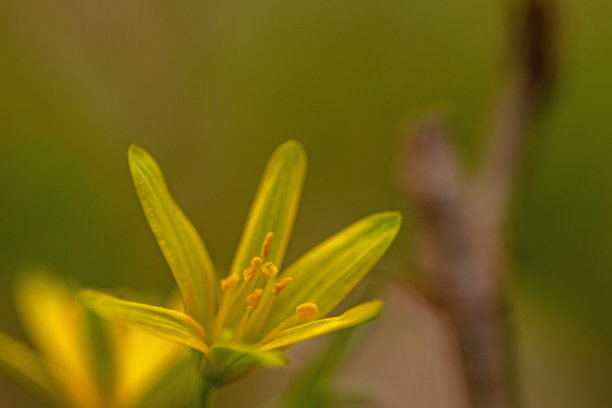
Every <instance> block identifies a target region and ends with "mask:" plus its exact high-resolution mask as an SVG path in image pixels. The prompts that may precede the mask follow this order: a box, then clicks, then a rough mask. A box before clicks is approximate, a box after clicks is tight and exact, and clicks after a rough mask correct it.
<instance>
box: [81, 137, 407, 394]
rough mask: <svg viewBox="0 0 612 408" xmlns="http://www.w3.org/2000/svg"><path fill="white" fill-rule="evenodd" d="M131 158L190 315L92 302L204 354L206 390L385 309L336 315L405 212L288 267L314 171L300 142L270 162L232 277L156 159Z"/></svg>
mask: <svg viewBox="0 0 612 408" xmlns="http://www.w3.org/2000/svg"><path fill="white" fill-rule="evenodd" d="M129 164H130V169H131V172H132V176H133V179H134V184H135V187H136V191H137V193H138V196H139V197H140V201H141V203H142V206H143V209H144V212H145V215H146V217H147V220H148V221H149V224H150V226H151V229H152V230H153V233H154V234H155V236H156V238H157V240H158V242H159V246H160V248H161V250H162V252H163V254H164V256H165V257H166V260H167V262H168V264H169V265H170V268H171V270H172V273H173V275H174V278H175V280H176V283H177V285H178V288H179V290H180V293H181V295H182V299H183V305H184V308H185V313H181V312H176V311H172V310H168V309H164V308H160V307H155V306H149V305H145V304H140V303H134V302H128V301H124V300H120V299H118V298H115V297H111V296H108V295H105V294H102V293H99V292H93V291H86V292H84V293H82V300H83V302H84V303H85V304H86V305H87V306H88V307H90V308H91V309H92V310H93V311H95V312H97V313H99V314H100V315H101V316H103V317H106V318H109V319H114V320H116V321H121V322H124V323H126V324H129V325H132V326H136V327H140V328H143V329H146V330H148V331H150V332H152V333H155V334H157V335H159V336H161V337H164V338H166V339H169V340H173V341H175V342H177V343H180V344H184V345H187V346H189V347H191V348H193V349H195V350H197V351H199V352H200V353H201V354H199V357H198V358H200V359H201V362H200V369H201V373H200V374H201V377H202V379H203V383H204V388H207V387H221V386H224V385H226V384H228V383H231V382H233V381H236V380H238V379H240V378H242V377H244V376H245V375H247V374H249V373H250V372H252V371H253V370H255V369H257V368H258V367H262V366H278V365H283V364H286V361H287V360H286V356H285V354H284V350H286V349H287V348H288V347H289V346H291V345H292V344H294V343H297V342H300V341H303V340H306V339H310V338H313V337H316V336H321V335H323V334H326V333H329V332H332V331H336V330H340V329H343V328H347V327H350V326H354V325H357V324H361V323H364V322H366V321H369V320H371V319H374V318H376V317H377V316H378V314H379V313H380V311H381V309H382V302H381V301H380V300H374V301H370V302H366V303H363V304H361V305H358V306H356V307H354V308H352V309H349V310H348V311H346V312H345V313H343V314H341V315H340V316H337V317H331V318H326V316H327V315H328V314H329V313H330V312H331V311H332V309H333V308H334V307H335V306H336V305H337V304H338V303H339V302H340V301H341V300H342V299H343V298H344V297H345V296H346V295H347V294H348V293H349V292H350V291H351V290H352V289H353V288H354V287H355V285H357V283H358V282H359V281H360V280H361V279H363V277H364V276H365V275H366V273H367V272H368V271H369V270H370V269H371V268H372V267H373V266H374V264H375V263H376V262H378V260H379V259H380V257H381V256H382V255H383V254H384V252H385V251H386V250H387V248H388V247H389V245H390V244H391V242H392V241H393V239H394V237H395V235H396V234H397V231H398V230H399V227H400V224H401V216H400V214H399V213H397V212H383V213H378V214H374V215H371V216H369V217H366V218H364V219H362V220H360V221H357V222H356V223H354V224H352V225H351V226H349V227H348V228H346V229H344V230H343V231H341V232H339V233H337V234H336V235H334V236H332V237H331V238H329V239H327V240H326V241H324V242H323V243H321V244H319V245H318V246H316V247H315V248H313V249H312V250H311V251H309V252H308V253H306V254H305V255H303V256H302V257H301V258H299V259H298V260H297V261H295V262H294V263H293V264H291V265H290V266H289V267H287V268H286V269H284V270H282V269H281V266H282V261H283V257H284V255H285V250H286V247H287V244H288V242H289V236H290V233H291V229H292V226H293V222H294V219H295V215H296V212H297V207H298V202H299V199H300V195H301V190H302V184H303V181H304V176H305V173H306V157H305V154H304V152H303V150H302V147H301V145H300V144H299V143H297V142H295V141H289V142H286V143H284V144H283V145H281V146H280V147H279V148H278V149H277V150H276V151H275V153H274V154H273V155H272V157H271V158H270V160H269V162H268V164H267V167H266V169H265V172H264V174H263V177H262V180H261V183H260V185H259V189H258V191H257V193H256V197H255V201H254V203H253V205H252V207H251V210H250V213H249V216H248V219H247V222H246V226H245V228H244V231H243V234H242V238H241V241H240V244H239V245H238V249H237V252H236V255H235V258H234V261H233V264H232V266H231V268H230V270H229V273H228V274H227V276H226V277H225V278H224V279H219V278H218V275H217V273H216V272H215V269H214V267H213V264H212V262H211V260H210V257H209V255H208V251H207V249H206V247H205V245H204V243H203V241H202V239H201V238H200V236H199V234H198V233H197V231H196V229H195V228H194V227H193V225H192V224H191V223H190V222H189V220H188V219H187V217H186V216H185V215H184V214H183V212H182V211H181V209H180V208H179V207H178V205H177V204H176V202H175V201H174V199H173V198H172V196H171V195H170V193H169V191H168V189H167V186H166V183H165V181H164V178H163V175H162V172H161V170H160V168H159V166H158V165H157V163H156V162H155V160H154V159H153V158H152V157H151V156H150V155H149V154H148V153H147V152H146V151H145V150H143V149H142V148H140V147H137V146H135V145H132V146H131V147H130V149H129ZM223 216H225V215H223Z"/></svg>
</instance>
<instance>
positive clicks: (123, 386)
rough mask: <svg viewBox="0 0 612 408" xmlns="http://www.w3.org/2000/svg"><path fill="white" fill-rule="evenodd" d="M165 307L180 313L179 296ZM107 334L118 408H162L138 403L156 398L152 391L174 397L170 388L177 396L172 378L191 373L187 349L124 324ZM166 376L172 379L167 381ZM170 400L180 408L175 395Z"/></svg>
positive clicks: (191, 363)
mask: <svg viewBox="0 0 612 408" xmlns="http://www.w3.org/2000/svg"><path fill="white" fill-rule="evenodd" d="M166 304H167V305H168V306H169V308H170V309H173V310H177V311H181V310H182V304H181V300H180V295H179V294H178V293H173V294H172V296H171V297H170V300H169V301H168V302H166ZM109 332H110V334H111V340H112V344H113V350H114V352H115V390H114V391H115V395H114V399H115V401H116V405H117V408H120V407H136V406H139V407H140V406H147V407H148V406H164V405H163V404H160V403H156V404H155V405H154V404H153V402H152V401H148V404H147V405H144V404H142V403H141V402H142V400H143V399H145V398H148V397H149V396H150V394H155V392H153V390H154V389H157V388H159V387H163V388H164V390H165V391H166V393H169V394H173V392H172V390H171V388H178V390H177V391H178V392H175V393H174V394H179V393H180V391H181V387H180V385H179V387H177V384H175V383H176V382H177V381H176V380H175V378H176V379H181V378H182V379H185V377H187V376H188V375H191V372H192V370H193V362H192V361H191V358H190V357H191V354H190V353H189V349H188V348H186V347H184V346H183V345H181V344H177V343H174V342H171V341H168V340H165V339H162V338H160V337H157V336H155V335H153V334H151V333H149V332H146V331H144V330H141V329H138V328H134V327H132V326H126V325H123V324H115V323H112V324H109ZM186 360H189V361H186ZM169 376H171V377H172V380H170V381H169V380H168V379H167V378H166V377H169ZM186 382H188V381H186ZM173 384H174V386H173ZM169 388H170V390H169ZM171 397H173V399H174V403H175V404H176V405H180V404H178V402H177V399H176V395H171ZM157 402H158V401H157ZM166 405H167V404H166Z"/></svg>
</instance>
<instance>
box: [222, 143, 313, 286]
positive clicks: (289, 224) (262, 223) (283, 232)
mask: <svg viewBox="0 0 612 408" xmlns="http://www.w3.org/2000/svg"><path fill="white" fill-rule="evenodd" d="M305 174H306V155H305V154H304V150H303V149H302V146H301V145H300V144H299V143H298V142H296V141H294V140H290V141H288V142H285V143H283V144H282V145H280V146H279V147H278V148H277V149H276V151H275V152H274V153H273V154H272V156H271V157H270V159H269V160H268V164H267V166H266V169H265V171H264V174H263V176H262V178H261V181H260V183H259V187H258V189H257V193H256V195H255V200H254V201H253V204H252V206H251V210H250V212H249V216H248V219H247V222H246V224H245V228H244V231H243V232H242V238H241V239H240V244H239V245H238V249H237V251H236V256H235V257H234V262H233V264H232V268H231V270H230V272H232V273H235V274H240V273H241V272H242V270H243V269H245V268H246V267H247V266H248V265H249V263H250V261H251V258H252V257H254V256H257V255H260V251H261V247H262V243H263V242H264V239H265V238H266V235H267V234H268V233H269V232H271V233H272V234H273V240H272V246H271V248H270V252H269V254H268V257H267V258H266V259H265V260H266V261H271V262H273V263H274V264H275V265H277V266H278V267H279V268H280V266H281V264H282V261H283V257H284V255H285V250H286V248H287V243H288V242H289V236H290V235H291V229H292V228H293V221H294V219H295V215H296V212H297V208H298V204H299V201H300V195H301V192H302V185H303V183H304V176H305Z"/></svg>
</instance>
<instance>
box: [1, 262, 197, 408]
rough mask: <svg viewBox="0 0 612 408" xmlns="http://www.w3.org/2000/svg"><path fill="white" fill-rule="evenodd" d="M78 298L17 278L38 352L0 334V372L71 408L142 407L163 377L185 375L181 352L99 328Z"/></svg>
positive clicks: (42, 281)
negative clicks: (4, 372)
mask: <svg viewBox="0 0 612 408" xmlns="http://www.w3.org/2000/svg"><path fill="white" fill-rule="evenodd" d="M75 295H76V292H75V291H74V290H72V289H71V287H70V285H68V284H66V283H63V282H61V281H59V280H57V279H54V278H52V277H51V276H50V275H47V274H42V273H35V274H28V275H26V276H25V277H24V278H22V279H21V281H20V282H19V284H18V285H17V290H16V300H17V309H18V311H19V312H20V314H21V318H22V321H23V325H24V327H25V329H26V332H27V334H28V335H29V337H30V339H31V341H32V342H33V344H34V345H35V346H36V347H37V348H38V350H37V351H35V350H33V349H31V348H30V347H29V346H27V345H25V344H24V343H21V342H19V341H18V340H16V339H14V338H12V337H10V336H8V335H6V334H4V333H2V332H0V366H2V367H3V368H5V369H7V370H8V372H9V373H11V374H13V375H15V376H16V377H18V378H19V379H21V380H24V381H25V382H27V383H28V384H29V385H32V386H34V387H35V388H37V389H38V390H40V391H43V392H44V393H45V394H47V395H49V396H51V397H53V398H54V399H56V400H58V401H60V402H61V405H62V406H69V407H74V408H133V407H139V406H142V404H143V401H144V400H145V397H147V394H148V393H149V392H151V391H152V390H153V389H154V388H156V387H159V386H160V385H161V383H162V382H163V381H164V376H165V375H167V374H169V373H177V372H178V371H180V370H183V371H185V372H188V371H189V370H188V353H186V351H187V349H186V348H185V347H182V346H180V345H178V344H176V343H171V342H168V341H166V340H163V339H161V338H159V337H157V336H153V335H151V334H148V333H145V332H143V331H142V330H138V329H133V328H130V327H126V326H125V325H117V324H112V325H109V324H107V323H104V322H102V321H101V320H100V319H99V318H98V317H97V316H95V315H93V314H91V312H88V311H87V310H85V309H83V307H82V306H81V305H80V304H79V303H78V301H77V300H76V296H75ZM167 391H168V392H172V390H167ZM180 391H181V390H177V392H180ZM147 404H148V403H147Z"/></svg>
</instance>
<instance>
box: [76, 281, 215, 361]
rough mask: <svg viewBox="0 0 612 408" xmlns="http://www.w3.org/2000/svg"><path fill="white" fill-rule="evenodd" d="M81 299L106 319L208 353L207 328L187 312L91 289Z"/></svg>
mask: <svg viewBox="0 0 612 408" xmlns="http://www.w3.org/2000/svg"><path fill="white" fill-rule="evenodd" d="M79 297H80V299H81V301H82V302H83V304H84V305H85V306H86V307H88V308H89V309H91V310H92V311H94V312H96V313H98V314H99V315H100V316H102V317H104V318H106V319H110V320H114V321H117V322H120V323H123V324H126V325H129V326H134V327H138V328H140V329H143V330H146V331H148V332H150V333H152V334H155V335H156V336H159V337H162V338H164V339H166V340H171V341H174V342H176V343H179V344H183V345H185V346H189V347H191V348H194V349H196V350H199V351H201V352H202V353H206V352H208V346H206V343H205V335H204V329H203V328H202V326H200V324H199V323H198V322H196V321H195V320H194V319H193V318H192V317H191V316H189V315H187V314H185V313H181V312H177V311H175V310H171V309H165V308H163V307H157V306H150V305H145V304H142V303H136V302H130V301H127V300H121V299H118V298H116V297H113V296H109V295H106V294H104V293H100V292H95V291H92V290H85V291H83V292H81V294H80V295H79Z"/></svg>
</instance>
